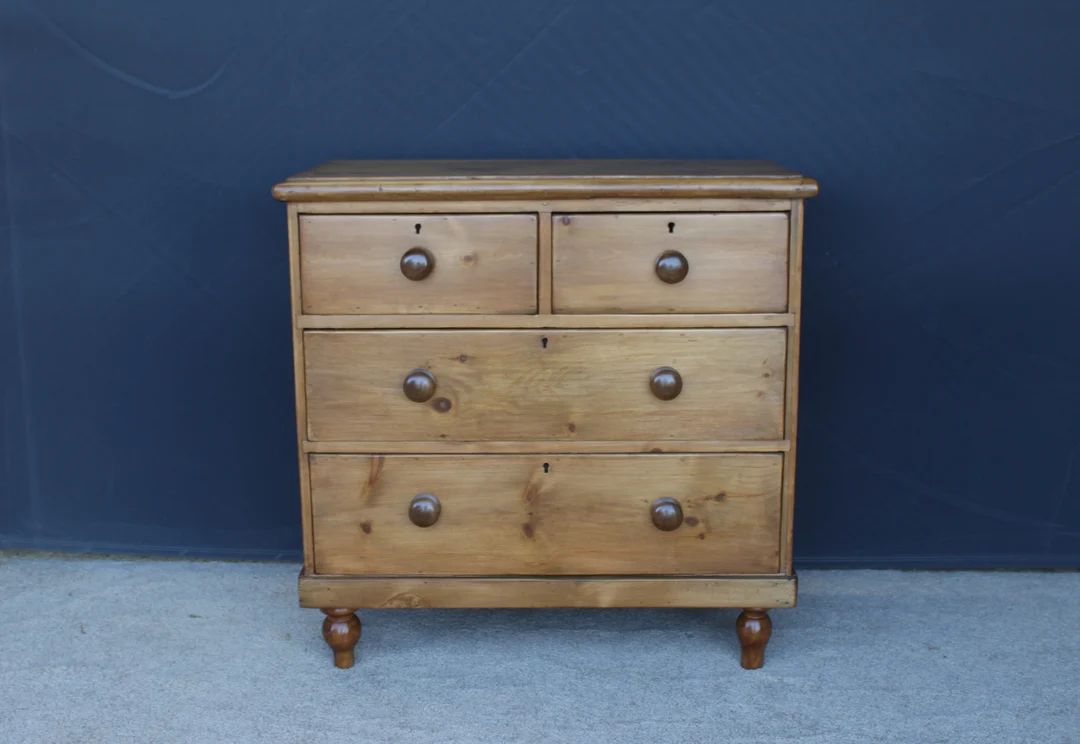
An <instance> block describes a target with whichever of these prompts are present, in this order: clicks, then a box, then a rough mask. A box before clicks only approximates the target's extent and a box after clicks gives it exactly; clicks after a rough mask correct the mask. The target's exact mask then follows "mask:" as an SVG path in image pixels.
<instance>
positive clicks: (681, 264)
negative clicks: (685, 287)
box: [656, 251, 690, 284]
mask: <svg viewBox="0 0 1080 744" xmlns="http://www.w3.org/2000/svg"><path fill="white" fill-rule="evenodd" d="M689 271H690V262H689V261H687V260H686V256H684V255H683V254H681V253H679V252H678V251H664V252H663V253H661V254H660V258H658V259H656V275H657V276H658V277H660V281H663V282H667V283H668V284H678V283H679V282H681V281H682V280H683V279H685V278H686V274H687V273H688V272H689Z"/></svg>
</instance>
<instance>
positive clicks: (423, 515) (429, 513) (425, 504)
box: [409, 493, 682, 527]
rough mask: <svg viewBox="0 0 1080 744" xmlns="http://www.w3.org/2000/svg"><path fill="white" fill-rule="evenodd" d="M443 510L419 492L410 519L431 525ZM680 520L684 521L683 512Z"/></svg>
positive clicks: (435, 500)
mask: <svg viewBox="0 0 1080 744" xmlns="http://www.w3.org/2000/svg"><path fill="white" fill-rule="evenodd" d="M441 511H442V504H440V503H439V499H438V497H437V496H436V495H435V494H433V493H421V494H417V495H416V496H413V500H412V501H410V502H409V521H410V522H412V523H413V524H415V525H416V526H417V527H430V526H431V525H433V524H435V523H436V522H438V521H439V512H441ZM679 521H682V514H681V512H680V515H679Z"/></svg>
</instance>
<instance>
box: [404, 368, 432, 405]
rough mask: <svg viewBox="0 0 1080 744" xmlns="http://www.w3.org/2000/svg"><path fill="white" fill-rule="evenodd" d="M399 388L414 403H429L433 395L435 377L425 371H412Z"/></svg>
mask: <svg viewBox="0 0 1080 744" xmlns="http://www.w3.org/2000/svg"><path fill="white" fill-rule="evenodd" d="M401 388H402V390H404V391H405V397H406V398H408V399H409V400H411V401H413V402H414V403H423V402H425V401H429V400H431V396H433V395H435V376H434V375H433V374H431V373H430V372H428V371H427V370H426V369H414V370H413V371H412V372H410V373H409V374H408V375H407V376H406V377H405V382H404V384H402V386H401Z"/></svg>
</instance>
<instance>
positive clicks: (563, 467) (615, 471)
mask: <svg viewBox="0 0 1080 744" xmlns="http://www.w3.org/2000/svg"><path fill="white" fill-rule="evenodd" d="M782 463H783V456H782V455H779V454H719V455H560V456H544V455H505V456H488V455H466V456H454V457H447V456H433V455H424V456H406V455H397V456H395V455H388V456H377V455H310V464H311V498H312V518H313V532H314V546H315V569H316V572H317V573H321V574H352V573H363V574H366V575H377V574H420V575H424V574H427V575H470V574H471V575H513V574H518V575H529V574H535V575H549V576H553V575H582V574H606V575H610V574H749V573H776V572H777V571H778V570H779V558H778V555H779V536H780V483H781V472H782Z"/></svg>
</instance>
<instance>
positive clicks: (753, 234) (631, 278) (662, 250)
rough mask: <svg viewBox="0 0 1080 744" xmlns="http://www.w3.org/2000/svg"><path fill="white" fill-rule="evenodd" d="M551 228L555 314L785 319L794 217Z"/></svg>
mask: <svg viewBox="0 0 1080 744" xmlns="http://www.w3.org/2000/svg"><path fill="white" fill-rule="evenodd" d="M552 219H553V225H552V234H553V238H554V247H553V267H554V268H553V271H554V275H553V280H552V281H553V290H554V300H553V304H554V310H555V312H557V313H756V312H785V311H786V310H787V290H788V244H789V243H788V216H787V214H782V213H774V212H762V213H748V214H728V213H724V214H714V213H691V214H555V215H552Z"/></svg>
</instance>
